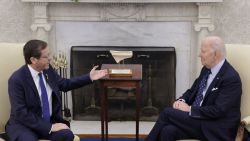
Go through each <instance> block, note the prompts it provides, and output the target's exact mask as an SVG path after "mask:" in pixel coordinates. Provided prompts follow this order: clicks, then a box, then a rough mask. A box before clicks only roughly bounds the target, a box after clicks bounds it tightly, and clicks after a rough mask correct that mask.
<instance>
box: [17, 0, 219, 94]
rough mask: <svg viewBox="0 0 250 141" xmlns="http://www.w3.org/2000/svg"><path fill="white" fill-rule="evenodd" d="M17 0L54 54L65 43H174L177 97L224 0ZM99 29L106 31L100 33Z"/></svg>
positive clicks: (66, 47)
mask: <svg viewBox="0 0 250 141" xmlns="http://www.w3.org/2000/svg"><path fill="white" fill-rule="evenodd" d="M21 1H22V2H24V3H29V4H31V5H32V7H33V14H32V16H33V17H32V22H31V23H32V24H31V30H32V32H33V35H32V36H33V38H35V39H41V40H45V41H47V42H48V43H49V45H50V47H51V48H52V51H54V52H58V51H60V50H65V51H66V52H69V47H71V46H74V45H93V46H94V45H107V46H112V45H134V46H137V45H138V46H141V45H146V44H147V45H148V44H150V45H152V46H157V45H159V46H161V45H164V46H169V45H171V46H174V47H175V49H176V54H177V58H178V61H179V62H178V61H177V69H176V70H177V73H176V74H177V75H176V76H177V81H176V86H177V87H176V94H177V96H178V95H179V94H181V92H183V91H184V90H185V88H187V87H188V86H189V85H190V83H191V82H193V80H194V79H195V78H196V76H197V74H198V73H199V70H200V68H201V64H200V62H199V61H198V60H197V56H198V54H199V49H198V48H199V46H200V41H201V40H202V39H203V38H204V37H206V36H209V35H210V34H211V32H212V31H213V30H214V29H215V26H214V23H213V21H214V20H213V19H212V14H213V7H214V6H215V5H218V6H219V5H220V3H222V2H223V0H78V2H74V0H21ZM118 23H119V25H118ZM111 25H112V26H111ZM176 25H179V26H176ZM159 27H160V28H161V29H160V28H159ZM69 29H72V31H75V32H72V31H71V30H69ZM97 29H101V30H104V32H102V33H100V34H98V30H97ZM148 29H150V30H148ZM92 35H95V36H92ZM114 35H117V36H114ZM125 35H126V36H125ZM172 36H173V37H172ZM174 36H175V37H174ZM80 37H81V38H80ZM90 37H91V38H90ZM99 38H100V39H99ZM97 43H98V44H97ZM68 57H69V54H68ZM185 60H186V62H185ZM69 65H70V64H69Z"/></svg>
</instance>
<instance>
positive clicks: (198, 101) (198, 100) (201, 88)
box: [192, 70, 211, 106]
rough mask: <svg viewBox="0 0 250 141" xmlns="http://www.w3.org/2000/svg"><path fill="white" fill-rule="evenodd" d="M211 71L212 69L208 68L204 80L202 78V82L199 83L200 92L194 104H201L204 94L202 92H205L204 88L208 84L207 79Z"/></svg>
mask: <svg viewBox="0 0 250 141" xmlns="http://www.w3.org/2000/svg"><path fill="white" fill-rule="evenodd" d="M210 73H211V71H210V70H207V72H206V73H205V75H204V76H203V77H202V80H201V82H200V84H199V90H198V93H197V95H196V97H195V100H194V102H193V104H192V106H200V103H201V101H202V100H203V94H202V93H203V91H204V89H205V88H206V86H207V79H208V76H209V74H210Z"/></svg>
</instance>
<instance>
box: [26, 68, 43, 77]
mask: <svg viewBox="0 0 250 141" xmlns="http://www.w3.org/2000/svg"><path fill="white" fill-rule="evenodd" d="M28 68H29V70H30V73H31V75H32V77H33V78H36V77H37V76H38V73H40V72H38V71H36V70H35V69H33V68H32V67H31V66H30V65H28ZM41 73H42V72H41Z"/></svg>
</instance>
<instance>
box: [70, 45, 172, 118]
mask: <svg viewBox="0 0 250 141" xmlns="http://www.w3.org/2000/svg"><path fill="white" fill-rule="evenodd" d="M109 50H121V51H122V50H126V51H127V50H131V51H133V56H132V57H131V58H128V59H125V60H123V61H122V62H121V64H142V66H143V75H142V76H143V78H142V81H141V104H140V105H141V112H140V120H141V121H155V120H156V119H157V117H158V114H159V113H160V111H162V110H163V109H164V108H165V107H167V106H171V105H172V103H173V101H174V100H175V94H176V52H175V49H174V47H155V46H150V47H149V46H146V47H142V46H73V47H72V48H71V54H70V62H71V63H70V72H71V77H74V76H79V75H82V74H86V73H88V72H89V71H90V70H91V68H92V67H93V66H95V65H99V66H101V65H102V64H115V63H116V62H115V60H114V58H113V57H112V55H111V54H110V52H109ZM100 94H101V92H100V84H99V82H98V81H95V82H93V84H92V85H88V86H85V87H82V88H79V89H76V90H73V91H72V99H73V119H74V120H87V121H93V120H94V121H98V120H100V102H101V101H100V98H101V96H100ZM108 105H109V109H108V114H109V117H108V118H109V120H112V121H133V120H135V89H134V88H108Z"/></svg>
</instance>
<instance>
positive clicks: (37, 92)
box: [6, 40, 107, 141]
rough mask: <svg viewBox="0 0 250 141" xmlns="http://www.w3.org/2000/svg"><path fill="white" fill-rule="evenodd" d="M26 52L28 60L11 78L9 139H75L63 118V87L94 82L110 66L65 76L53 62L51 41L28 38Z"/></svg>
mask: <svg viewBox="0 0 250 141" xmlns="http://www.w3.org/2000/svg"><path fill="white" fill-rule="evenodd" d="M23 54H24V59H25V62H26V64H25V65H23V66H22V67H21V68H19V69H18V70H17V71H15V72H14V73H13V74H12V76H11V77H10V78H9V81H8V85H9V88H8V91H9V97H10V103H11V114H10V119H9V121H8V123H7V125H6V132H7V136H8V138H9V140H10V141H37V140H38V138H42V139H49V140H52V141H73V138H74V135H73V133H72V131H71V130H70V128H69V123H68V122H67V121H65V120H64V119H63V118H62V112H61V106H62V104H61V99H60V95H59V91H68V90H72V89H75V88H79V87H82V86H84V85H87V84H90V83H92V81H94V80H97V79H99V78H101V77H103V76H105V75H106V74H107V70H96V68H97V66H95V67H94V68H93V69H92V70H91V71H90V73H89V74H86V75H82V76H79V77H75V78H71V79H66V78H61V77H60V76H59V75H58V74H57V73H56V72H55V70H54V69H53V68H52V67H51V65H50V60H51V59H50V52H49V48H48V47H47V43H46V42H44V41H41V40H30V41H28V42H27V43H26V44H25V45H24V48H23ZM44 94H45V95H44ZM44 96H45V97H46V98H44Z"/></svg>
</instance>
